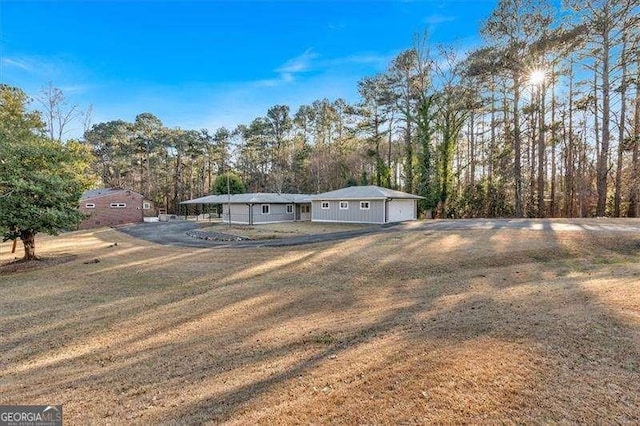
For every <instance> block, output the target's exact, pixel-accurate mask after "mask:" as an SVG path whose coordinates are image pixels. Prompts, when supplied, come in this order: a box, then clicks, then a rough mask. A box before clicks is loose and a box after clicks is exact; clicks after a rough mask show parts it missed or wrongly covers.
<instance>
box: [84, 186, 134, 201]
mask: <svg viewBox="0 0 640 426" xmlns="http://www.w3.org/2000/svg"><path fill="white" fill-rule="evenodd" d="M119 192H130V193H132V194H137V195H140V196H141V197H142V194H140V193H138V192H136V191H131V190H130V189H122V188H98V189H90V190H88V191H85V192H84V193H83V194H82V196H81V197H80V199H81V200H87V199H89V198H98V197H105V196H107V195H113V194H117V193H119Z"/></svg>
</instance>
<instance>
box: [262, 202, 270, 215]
mask: <svg viewBox="0 0 640 426" xmlns="http://www.w3.org/2000/svg"><path fill="white" fill-rule="evenodd" d="M262 214H269V204H263V205H262Z"/></svg>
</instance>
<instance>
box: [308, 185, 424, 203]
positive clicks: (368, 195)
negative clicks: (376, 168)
mask: <svg viewBox="0 0 640 426" xmlns="http://www.w3.org/2000/svg"><path fill="white" fill-rule="evenodd" d="M390 198H393V199H399V198H401V199H410V200H418V199H420V198H424V197H421V196H419V195H413V194H408V193H406V192H402V191H395V190H393V189H389V188H381V187H379V186H375V185H368V186H349V187H347V188H342V189H338V190H336V191H329V192H324V193H322V194H317V195H313V196H311V199H312V200H386V199H390Z"/></svg>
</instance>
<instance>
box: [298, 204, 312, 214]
mask: <svg viewBox="0 0 640 426" xmlns="http://www.w3.org/2000/svg"><path fill="white" fill-rule="evenodd" d="M310 210H311V206H310V205H308V204H304V205H302V206H300V213H309V211H310Z"/></svg>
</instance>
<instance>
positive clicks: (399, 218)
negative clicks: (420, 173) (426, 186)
mask: <svg viewBox="0 0 640 426" xmlns="http://www.w3.org/2000/svg"><path fill="white" fill-rule="evenodd" d="M421 198H423V197H420V196H418V195H413V194H408V193H406V192H402V191H395V190H393V189H388V188H381V187H379V186H375V185H369V186H351V187H347V188H342V189H338V190H336V191H330V192H325V193H322V194H317V195H313V196H312V197H311V202H312V206H311V211H312V216H311V221H313V222H341V223H380V224H382V223H392V222H404V221H408V220H415V219H416V218H417V214H418V205H417V201H418V200H419V199H421Z"/></svg>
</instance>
